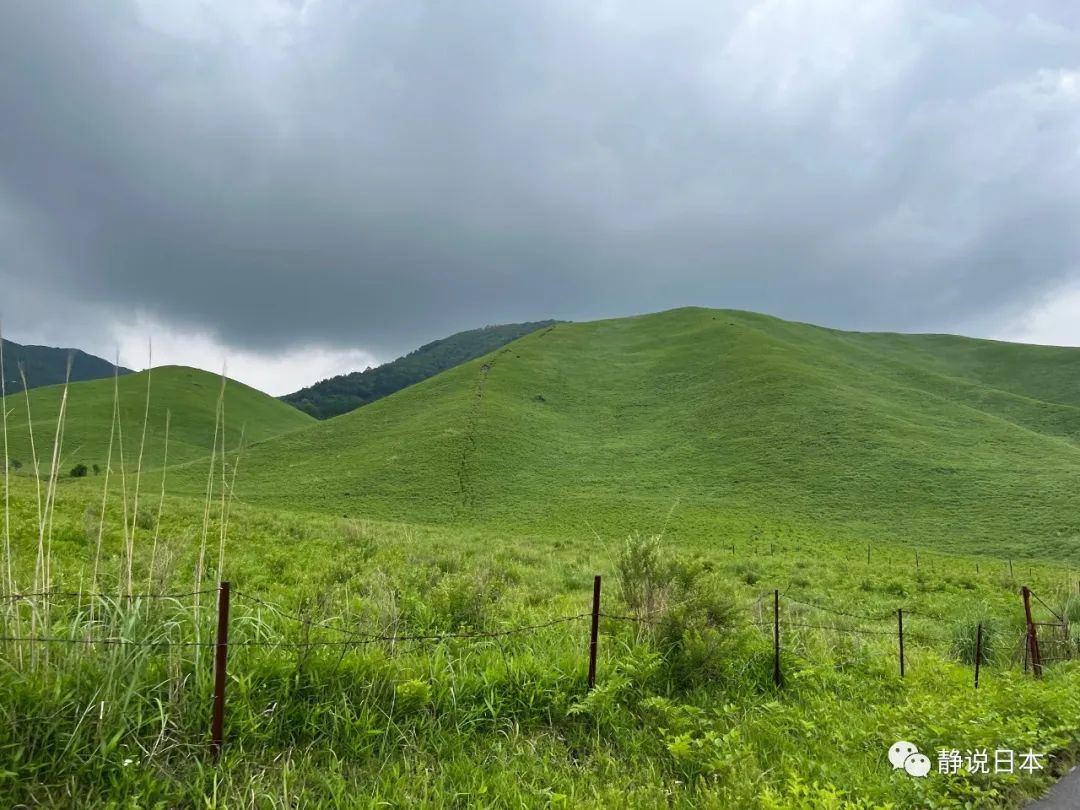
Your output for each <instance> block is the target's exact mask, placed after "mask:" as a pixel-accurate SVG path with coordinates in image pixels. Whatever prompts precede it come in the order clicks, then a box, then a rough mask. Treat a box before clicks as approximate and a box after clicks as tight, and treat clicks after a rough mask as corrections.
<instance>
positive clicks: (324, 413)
mask: <svg viewBox="0 0 1080 810" xmlns="http://www.w3.org/2000/svg"><path fill="white" fill-rule="evenodd" d="M553 323H555V321H536V322H533V323H510V324H503V325H501V326H485V327H483V328H482V329H470V330H469V331H467V332H458V333H457V334H455V335H451V336H450V337H447V338H443V339H442V340H436V341H434V342H432V343H427V344H425V345H423V346H421V347H420V348H419V349H416V350H414V351H412V352H409V353H408V354H407V355H405V356H404V357H399V358H398V359H397V360H393V361H391V362H389V363H384V364H383V365H381V366H378V367H376V368H368V369H365V370H364V371H356V372H353V373H351V374H340V375H338V376H337V377H331V378H330V379H328V380H323V381H322V382H318V383H316V384H315V385H312V386H309V387H308V388H303V389H301V390H299V391H297V392H296V393H294V394H288V395H286V396H284V397H282V399H283V400H284V401H285V402H288V403H289V404H290V405H295V406H296V407H297V408H299V409H300V410H302V411H304V412H305V413H309V414H311V415H312V416H314V417H316V418H317V419H329V418H330V417H332V416H338V415H340V414H343V413H348V412H349V411H352V410H355V409H356V408H359V407H360V406H361V405H367V404H369V403H371V402H375V401H376V400H378V399H382V398H383V397H387V396H390V394H393V393H395V392H397V391H400V390H401V389H402V388H406V387H408V386H410V385H413V384H415V383H418V382H420V381H421V380H426V379H427V378H428V377H433V376H435V375H436V374H438V373H439V372H441V371H446V370H447V369H450V368H453V367H454V366H459V365H461V364H462V363H466V362H468V361H469V360H475V359H476V358H477V357H483V356H484V355H485V354H487V353H489V352H493V351H495V350H496V349H498V348H499V347H500V346H504V345H506V344H507V343H509V342H510V341H512V340H517V339H518V338H519V337H523V336H524V335H527V334H529V333H530V332H535V331H536V330H537V329H543V328H544V327H547V326H550V325H551V324H553Z"/></svg>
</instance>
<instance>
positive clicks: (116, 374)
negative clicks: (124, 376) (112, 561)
mask: <svg viewBox="0 0 1080 810" xmlns="http://www.w3.org/2000/svg"><path fill="white" fill-rule="evenodd" d="M116 361H117V364H116V366H115V367H114V368H113V404H112V420H111V421H110V423H109V449H108V451H107V455H106V459H105V481H104V484H103V486H102V490H101V515H100V517H99V519H98V530H97V543H96V544H95V546H94V572H93V578H92V580H91V582H92V583H93V584H92V586H91V589H92V590H93V592H94V593H97V592H98V572H99V570H100V566H101V542H102V540H103V539H104V535H105V514H106V513H105V510H106V508H107V507H108V504H109V476H110V475H111V474H112V460H113V439H114V438H115V437H116V423H117V421H118V420H119V418H120V365H119V364H120V358H119V357H117V358H116Z"/></svg>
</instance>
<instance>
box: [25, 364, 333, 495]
mask: <svg viewBox="0 0 1080 810" xmlns="http://www.w3.org/2000/svg"><path fill="white" fill-rule="evenodd" d="M118 382H119V388H120V416H121V429H122V439H123V447H124V459H125V461H126V463H127V464H128V466H129V467H134V465H135V464H136V461H137V457H138V451H139V443H140V439H141V434H142V425H143V414H144V410H145V407H146V384H147V373H146V372H145V371H140V372H138V373H133V374H128V375H125V376H122V377H120V378H119V381H118ZM150 383H151V390H150V415H149V421H148V427H147V436H146V449H145V453H144V461H143V466H144V469H153V468H154V467H157V466H160V464H161V461H162V458H163V455H164V451H165V414H166V411H170V412H171V419H170V429H169V464H170V466H171V465H173V464H182V463H184V462H188V461H192V460H194V459H199V458H204V457H205V456H206V455H207V453H208V452H209V451H210V448H211V446H212V445H213V441H214V420H215V411H216V406H217V397H218V392H219V390H220V386H221V377H220V376H218V375H215V374H211V373H209V372H206V371H200V370H198V369H194V368H186V367H181V366H163V367H160V368H155V369H154V370H153V372H152V376H151V380H150ZM62 396H63V386H61V385H54V386H48V387H45V388H35V389H32V390H31V391H29V392H28V398H29V402H30V413H31V415H32V417H33V426H34V431H33V441H34V444H35V449H36V451H37V454H38V458H39V462H40V463H41V465H42V469H43V470H46V469H47V468H48V464H49V461H50V458H51V453H52V447H53V442H54V437H55V433H56V417H57V414H58V413H59V409H60V402H61V398H62ZM26 399H27V395H25V394H21V393H20V394H18V395H16V396H9V397H8V402H7V407H8V411H9V416H8V443H9V457H10V458H12V459H13V460H14V461H15V462H17V464H18V465H19V466H20V469H21V471H22V472H23V473H24V474H25V473H28V472H29V471H30V470H31V469H32V462H31V459H32V454H31V446H30V441H31V436H30V431H29V430H27V417H26ZM112 407H113V380H112V379H107V380H92V381H89V382H78V383H72V384H71V386H70V387H69V389H68V406H67V419H66V422H65V429H64V443H63V452H62V458H63V464H62V466H61V469H62V470H64V471H67V470H69V469H70V468H71V467H73V466H74V465H75V464H76V463H80V462H81V463H83V464H85V465H87V467H91V468H92V467H93V465H94V464H97V465H99V466H100V467H101V468H104V467H105V461H106V458H107V456H108V445H109V432H110V425H111V422H112V419H111V415H112ZM313 423H314V420H313V419H312V418H311V417H310V416H307V415H306V414H303V413H300V412H299V411H297V410H296V409H294V408H291V407H289V406H288V405H286V404H284V403H283V402H279V401H278V400H276V399H274V398H273V397H271V396H269V395H268V394H264V393H262V392H261V391H257V390H255V389H254V388H249V387H248V386H246V385H244V384H242V383H238V382H236V381H235V380H229V381H228V383H227V385H226V388H225V443H226V447H228V448H235V447H236V446H237V445H238V444H239V441H240V432H241V430H242V429H244V430H245V443H247V442H258V441H262V440H265V439H268V438H270V437H272V436H277V435H279V434H282V433H287V432H289V431H291V430H296V429H298V428H303V427H305V426H307V425H310V424H313ZM114 452H115V453H117V455H115V456H114V468H115V466H116V461H115V459H118V458H119V455H118V453H119V437H118V439H117V441H116V442H115V444H114Z"/></svg>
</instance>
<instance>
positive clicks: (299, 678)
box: [0, 482, 1080, 809]
mask: <svg viewBox="0 0 1080 810" xmlns="http://www.w3.org/2000/svg"><path fill="white" fill-rule="evenodd" d="M82 493H83V490H82V489H81V488H78V487H66V488H65V487H61V488H60V493H59V496H58V500H57V507H56V512H55V515H54V526H53V553H54V557H55V560H54V564H53V589H54V590H56V591H60V592H65V593H69V592H70V593H71V594H73V595H71V596H64V597H60V596H57V597H55V598H53V599H52V600H50V605H49V608H48V610H47V611H46V610H45V609H44V607H43V603H42V602H41V600H34V601H28V600H18V601H14V602H10V603H5V607H4V608H3V614H2V615H3V621H4V628H3V635H4V636H5V637H11V636H30V635H33V636H36V637H47V638H54V639H65V640H68V641H72V642H79V643H78V644H75V643H71V644H67V643H63V644H61V643H55V644H48V645H46V644H40V643H39V644H34V643H31V642H4V643H3V645H2V647H0V652H2V656H3V667H0V805H4V806H15V805H18V804H27V805H31V806H52V807H70V806H73V805H75V806H87V807H96V806H107V805H109V804H110V803H112V804H114V805H117V806H137V807H155V806H160V807H175V806H217V807H258V808H263V807H296V806H305V807H319V806H323V807H352V806H356V805H357V804H359V805H361V806H366V805H368V804H370V805H373V806H374V805H378V804H384V805H390V806H416V805H424V804H427V805H432V806H461V807H464V806H490V807H502V806H508V805H513V806H528V807H533V806H540V807H561V806H565V807H570V806H573V807H579V806H585V807H610V806H627V805H630V806H640V807H657V808H660V807H671V806H675V807H686V808H690V807H720V808H726V807H747V808H807V809H808V808H819V807H847V808H858V807H884V806H893V807H896V808H909V807H911V808H914V807H919V808H922V807H965V806H969V807H999V806H1000V807H1013V806H1018V805H1019V804H1020V803H1021V802H1022V801H1023V800H1024V799H1025V798H1026V797H1030V796H1032V795H1035V794H1037V793H1038V792H1039V791H1040V790H1041V789H1042V788H1043V787H1044V786H1045V785H1046V784H1047V783H1048V782H1049V780H1050V778H1051V776H1050V772H1049V771H1046V772H1044V773H1042V774H1036V775H1034V776H1031V775H1026V774H1024V775H1013V776H1005V775H997V776H995V775H990V776H985V775H959V776H954V777H945V776H942V775H940V774H936V773H933V774H931V775H930V777H928V778H927V779H925V780H915V779H912V778H911V777H908V776H907V775H906V774H904V773H903V772H899V773H898V772H894V771H893V770H892V769H891V768H890V767H889V765H888V762H887V760H886V752H887V749H888V747H889V746H890V745H891V744H892V743H894V742H895V741H896V740H897V739H909V740H912V741H915V742H916V743H917V744H918V745H919V746H920V748H921V749H922V750H924V751H928V752H934V751H935V750H936V749H937V748H938V747H949V748H951V747H959V748H982V747H990V748H991V749H992V748H996V747H1001V746H1007V747H1010V748H1014V749H1017V750H1027V749H1028V748H1033V749H1035V750H1036V751H1041V752H1046V753H1048V754H1050V753H1052V754H1054V759H1053V763H1054V767H1055V768H1058V769H1061V768H1064V767H1065V766H1066V765H1067V764H1068V763H1069V762H1070V760H1071V757H1072V756H1073V754H1074V752H1075V751H1076V750H1077V746H1078V744H1080V736H1078V731H1080V723H1078V721H1077V718H1078V717H1080V689H1078V688H1077V687H1080V664H1078V663H1077V662H1076V661H1069V660H1061V661H1060V662H1055V663H1053V664H1050V665H1048V666H1047V668H1046V673H1045V676H1044V678H1043V679H1042V680H1041V681H1036V680H1035V679H1033V678H1031V677H1030V676H1025V675H1024V672H1023V667H1022V649H1021V648H1019V647H1017V646H1016V641H1017V640H1018V639H1019V638H1020V637H1021V634H1022V630H1023V626H1022V619H1021V616H1022V613H1021V604H1020V599H1019V596H1018V588H1019V585H1020V584H1021V582H1022V583H1024V584H1028V585H1030V586H1031V587H1032V589H1033V590H1034V591H1035V592H1036V593H1037V594H1039V595H1040V597H1041V598H1042V599H1043V600H1045V601H1046V602H1047V605H1048V606H1049V608H1052V609H1053V610H1055V611H1057V612H1061V613H1063V614H1065V615H1073V614H1074V613H1075V612H1076V608H1075V600H1074V599H1072V598H1071V596H1070V593H1071V591H1070V589H1069V583H1070V581H1071V580H1074V579H1075V577H1073V576H1072V575H1071V574H1070V573H1069V572H1068V571H1067V570H1064V569H1056V568H1053V567H1044V566H1028V565H1027V564H1024V565H1022V566H1021V565H1015V566H1014V576H1015V577H1016V578H1015V579H1011V578H1009V576H1008V564H1007V561H1004V560H994V559H992V558H987V557H982V558H964V557H948V556H944V555H927V554H924V555H923V556H922V557H921V558H920V561H919V567H918V569H916V567H915V564H914V560H913V559H908V558H907V555H906V554H904V553H902V552H900V551H899V550H897V551H896V552H895V553H892V554H888V555H886V554H884V553H882V555H881V556H882V557H883V559H882V560H877V559H873V558H872V560H871V563H870V564H869V565H868V564H867V563H866V559H865V549H860V548H854V549H853V548H852V547H851V546H850V545H848V544H844V543H835V544H829V543H818V542H815V543H812V544H811V543H808V542H802V541H801V538H791V539H790V540H781V541H763V540H762V539H760V538H753V537H734V538H733V540H732V542H733V543H734V545H735V553H732V551H731V548H730V546H731V545H732V543H726V544H725V543H717V542H715V541H712V540H709V541H705V540H703V541H701V542H699V543H696V544H695V543H690V542H686V541H685V540H684V541H680V542H679V544H678V546H675V545H674V544H672V543H671V542H669V541H661V540H659V539H657V538H651V537H648V536H645V537H639V538H635V539H632V540H631V541H629V542H627V541H626V540H625V539H624V538H619V537H610V538H604V537H601V538H595V537H593V538H591V539H590V541H589V542H588V543H585V542H583V541H580V540H579V539H578V538H576V537H574V536H571V535H559V534H551V535H537V536H505V535H495V534H492V533H491V532H490V531H485V530H467V529H461V528H455V529H447V528H437V527H425V526H410V525H403V524H395V523H379V522H374V521H364V520H358V519H344V518H341V517H340V516H333V517H329V516H328V517H318V516H311V515H296V514H290V513H286V512H271V511H267V510H256V509H252V508H249V507H246V506H243V505H240V504H237V505H234V507H233V509H232V512H231V515H230V517H229V521H230V522H229V530H228V537H227V542H226V554H225V557H224V559H225V565H224V572H223V574H224V577H225V578H227V579H229V580H230V581H231V582H232V583H233V588H234V594H233V611H232V621H231V625H230V637H231V642H232V647H231V649H230V659H229V672H230V680H229V685H228V701H227V715H226V740H227V744H226V747H225V750H224V753H223V757H222V760H221V762H220V763H219V764H217V765H214V764H213V762H212V760H211V758H210V757H209V754H208V750H207V745H206V744H207V741H208V730H209V722H210V705H211V695H212V691H213V690H212V683H211V667H210V658H211V654H212V650H211V649H210V648H209V647H206V646H201V645H205V644H206V643H207V642H209V641H211V640H212V639H213V628H214V623H215V615H214V609H213V598H212V596H211V595H204V596H203V597H202V602H201V608H200V611H199V612H198V614H196V611H195V609H194V601H195V600H194V597H191V596H177V597H170V598H164V599H156V598H155V599H147V598H136V599H133V600H128V599H126V598H117V597H109V598H95V597H89V596H86V595H85V594H84V595H82V596H79V595H77V594H78V593H79V591H80V590H83V591H85V586H86V584H87V581H88V575H87V572H88V571H89V570H90V566H91V564H92V560H93V555H94V549H95V545H96V539H97V535H98V532H99V530H100V531H101V533H102V555H101V556H102V561H101V572H100V581H101V582H102V583H110V585H109V586H108V587H111V588H114V589H115V590H116V591H117V592H118V593H119V592H120V590H121V586H122V583H124V582H125V581H126V577H127V574H126V567H127V548H126V542H127V541H126V540H125V537H124V535H123V532H122V531H120V530H119V528H117V527H118V526H119V525H120V524H121V521H122V519H123V513H122V506H121V504H117V503H110V504H109V506H108V509H107V510H106V514H105V520H104V522H103V524H102V523H99V522H97V520H96V518H95V519H94V520H88V519H87V510H86V499H85V496H84V495H83V494H82ZM32 494H33V491H32V489H30V488H29V485H28V484H27V482H16V485H15V488H14V490H13V495H14V498H13V501H12V507H13V509H12V527H13V535H12V536H13V538H14V539H15V544H14V545H15V547H14V559H15V563H16V580H17V581H18V582H26V581H29V575H30V574H32V571H28V568H27V566H30V567H31V568H32V565H33V560H34V548H33V545H34V544H33V542H31V540H32V538H33V536H34V535H33V528H34V525H35V524H34V519H35V517H34V516H35V507H34V500H33V498H32V497H28V496H32ZM98 505H99V504H98ZM95 514H96V510H91V516H92V517H93V516H94V515H95ZM203 517H204V508H203V504H201V503H198V502H194V501H193V502H189V501H185V500H183V499H173V498H170V499H167V500H166V502H165V505H164V508H163V509H162V510H161V513H160V517H159V516H158V515H157V514H154V515H153V516H152V518H148V520H152V523H151V524H150V525H152V526H153V533H154V534H156V535H157V536H158V551H157V556H156V558H155V561H154V566H155V567H156V570H155V571H154V572H151V570H150V565H151V561H150V550H151V546H150V538H151V536H154V534H152V532H151V530H150V529H148V530H147V531H146V532H145V533H144V534H143V535H141V536H142V537H143V538H144V539H143V541H142V544H141V545H140V546H139V547H137V548H136V556H135V558H134V561H133V563H132V567H133V576H134V579H135V581H136V582H150V583H152V584H151V591H154V592H176V593H178V594H181V593H186V592H187V591H190V590H192V585H193V573H194V570H195V567H196V565H197V562H198V560H197V549H198V545H199V543H198V539H199V536H200V535H201V533H202V520H203ZM220 519H221V518H220V516H218V515H217V514H211V515H210V517H209V525H208V527H207V533H208V534H209V535H210V536H211V537H216V536H217V535H218V531H219V528H220V527H219V525H218V521H220ZM876 553H877V552H876V551H875V554H876ZM748 566H752V568H753V571H754V572H755V574H756V576H755V577H753V578H748V577H747V576H746V572H747V571H748V570H750V569H749V568H748ZM976 567H978V570H977V571H976ZM151 573H153V574H154V575H153V576H152V577H151V576H150V574H151ZM595 573H600V574H602V575H603V577H604V580H603V582H604V590H603V603H602V608H603V612H604V613H605V614H607V615H608V616H610V618H604V619H602V621H601V639H600V659H599V674H598V684H597V688H596V689H595V690H594V691H593V692H591V693H589V692H588V691H587V689H586V684H585V674H586V665H587V659H586V650H587V645H588V620H587V619H586V618H582V617H581V614H584V613H587V612H588V609H589V602H590V598H591V585H592V576H593V575H594V574H595ZM749 579H753V582H750V581H748V580H749ZM215 584H216V583H215V579H214V578H212V575H211V573H206V574H205V575H204V578H203V581H202V582H201V583H200V586H201V587H202V588H206V589H209V590H211V591H212V589H213V588H214V587H215ZM1072 588H1075V584H1073V585H1072ZM774 590H779V591H781V593H782V595H781V609H782V619H783V630H782V646H783V652H782V664H783V675H784V685H783V686H782V687H781V688H777V687H776V686H774V684H773V682H772V663H773V660H772V643H773V642H772V636H771V619H772V615H771V607H772V594H773V591H774ZM900 606H902V607H904V609H905V614H906V616H905V626H906V627H907V630H908V632H909V633H910V638H909V642H908V649H907V673H906V677H905V678H904V679H903V680H901V679H900V678H899V675H898V667H897V650H896V638H895V636H893V635H890V634H891V633H892V631H893V630H894V629H895V619H894V616H895V611H896V608H897V607H900ZM1037 609H1038V610H1039V611H1041V612H1040V614H1039V615H1038V616H1037V618H1038V619H1039V620H1049V619H1050V613H1049V612H1048V610H1047V609H1046V608H1043V606H1042V605H1038V606H1037ZM830 610H838V611H842V613H834V612H829V611H830ZM575 617H578V618H575ZM972 618H975V619H976V620H977V621H978V622H984V623H985V624H986V626H988V627H990V626H993V627H994V628H995V629H994V633H995V634H996V635H994V636H993V638H995V639H997V641H996V642H994V643H993V644H991V645H990V646H989V648H988V649H989V650H990V654H989V655H988V658H987V660H986V662H985V663H984V667H983V671H982V683H981V685H980V688H979V690H978V691H977V692H976V691H975V690H974V688H973V678H972V676H973V672H972V667H971V666H970V665H969V663H967V661H968V660H969V659H968V658H967V656H966V654H965V652H964V649H963V648H962V647H957V646H956V645H955V644H954V641H955V638H954V630H955V629H956V628H960V630H956V632H958V633H959V634H960V637H961V638H965V637H966V632H964V631H963V628H964V627H966V626H967V624H966V623H967V622H969V621H970V620H971V619H972ZM559 619H566V621H560V622H558V623H554V624H549V623H550V622H554V621H555V620H559ZM534 625H547V626H542V627H538V628H536V629H534V630H530V631H529V632H523V633H510V634H506V635H492V636H490V637H477V635H476V634H480V633H491V634H495V633H500V632H502V631H507V630H514V629H516V628H522V627H531V626H534ZM446 634H456V635H459V636H462V637H457V638H447V637H446ZM371 636H383V637H386V638H384V639H381V640H371V639H370V637H371ZM416 636H426V637H429V638H425V639H416V638H414V637H416ZM431 637H434V638H431ZM90 639H97V640H103V639H111V640H114V641H124V642H133V643H129V644H117V643H113V644H102V643H91V644H87V643H83V642H86V641H87V640H90ZM134 642H139V643H134ZM143 642H154V643H153V644H145V643H143ZM1059 649H1064V647H1062V646H1060V645H1059ZM1048 764H1049V763H1048Z"/></svg>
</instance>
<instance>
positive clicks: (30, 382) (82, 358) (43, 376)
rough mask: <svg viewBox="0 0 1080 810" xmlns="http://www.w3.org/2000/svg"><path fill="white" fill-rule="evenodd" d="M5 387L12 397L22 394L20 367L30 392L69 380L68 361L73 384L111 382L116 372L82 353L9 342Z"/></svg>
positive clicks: (5, 347)
mask: <svg viewBox="0 0 1080 810" xmlns="http://www.w3.org/2000/svg"><path fill="white" fill-rule="evenodd" d="M3 351H4V371H5V376H6V377H7V379H6V380H5V384H6V387H7V392H8V393H9V394H12V393H18V392H19V391H22V390H23V384H22V378H21V377H20V376H19V366H20V365H21V366H22V368H23V373H24V374H25V375H26V384H27V386H28V387H30V388H39V387H41V386H44V385H57V384H59V383H63V382H64V380H65V379H66V377H67V367H68V360H69V359H70V361H71V381H72V382H81V381H84V380H100V379H103V378H105V377H109V378H111V377H112V376H113V372H114V370H115V368H114V366H113V364H112V363H110V362H109V361H108V360H102V359H101V358H100V357H95V356H94V355H92V354H87V353H86V352H84V351H80V350H79V349H56V348H53V347H52V346H23V345H20V344H18V343H13V342H12V341H10V340H5V341H3ZM119 372H120V374H121V375H124V374H131V373H132V372H131V369H127V368H123V367H121V368H120V369H119Z"/></svg>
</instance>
